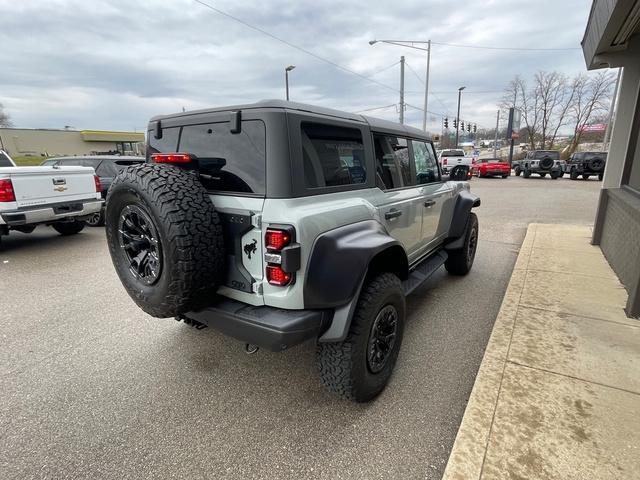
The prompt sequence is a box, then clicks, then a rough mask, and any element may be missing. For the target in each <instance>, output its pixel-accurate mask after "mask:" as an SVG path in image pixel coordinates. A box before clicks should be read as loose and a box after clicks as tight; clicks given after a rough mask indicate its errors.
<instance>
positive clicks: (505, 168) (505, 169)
mask: <svg viewBox="0 0 640 480" xmlns="http://www.w3.org/2000/svg"><path fill="white" fill-rule="evenodd" d="M471 173H472V174H473V175H475V176H476V177H478V178H480V177H496V176H499V177H502V178H507V177H508V176H509V175H511V166H510V165H509V162H507V161H506V160H500V159H499V158H479V159H478V160H477V161H476V162H474V164H473V165H472V166H471Z"/></svg>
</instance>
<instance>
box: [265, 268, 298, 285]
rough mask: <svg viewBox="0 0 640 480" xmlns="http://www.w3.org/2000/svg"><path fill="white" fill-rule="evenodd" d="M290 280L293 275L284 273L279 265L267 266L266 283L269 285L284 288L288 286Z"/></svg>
mask: <svg viewBox="0 0 640 480" xmlns="http://www.w3.org/2000/svg"><path fill="white" fill-rule="evenodd" d="M292 278H293V273H287V272H285V271H284V270H282V268H281V267H280V265H267V281H268V282H269V283H270V284H271V285H277V286H279V287H284V286H285V285H289V283H290V282H291V279H292Z"/></svg>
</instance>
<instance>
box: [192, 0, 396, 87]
mask: <svg viewBox="0 0 640 480" xmlns="http://www.w3.org/2000/svg"><path fill="white" fill-rule="evenodd" d="M193 1H194V2H196V3H199V4H200V5H202V6H203V7H206V8H208V9H210V10H213V11H214V12H216V13H218V14H220V15H222V16H223V17H227V18H229V19H231V20H233V21H234V22H237V23H240V24H242V25H244V26H245V27H247V28H250V29H252V30H255V31H256V32H259V33H262V34H263V35H266V36H267V37H269V38H272V39H274V40H277V41H278V42H280V43H284V44H285V45H287V46H289V47H291V48H295V49H296V50H298V51H300V52H302V53H305V54H307V55H309V56H311V57H313V58H315V59H317V60H320V61H322V62H325V63H328V64H329V65H333V66H334V67H336V68H338V69H340V70H343V71H345V72H347V73H350V74H352V75H355V76H356V77H360V78H362V79H363V80H366V81H368V82H371V83H375V84H376V85H378V86H380V87H384V88H387V89H389V90H392V91H394V92H399V90H398V89H397V88H394V87H392V86H391V85H387V84H386V83H382V82H378V81H377V80H374V79H372V78H369V77H366V76H365V75H362V74H360V73H358V72H355V71H353V70H351V69H349V68H347V67H343V66H342V65H340V64H338V63H335V62H333V61H331V60H329V59H328V58H324V57H321V56H320V55H318V54H316V53H313V52H312V51H310V50H307V49H306V48H303V47H300V46H298V45H296V44H294V43H291V42H289V41H288V40H285V39H283V38H280V37H277V36H275V35H274V34H272V33H269V32H267V31H266V30H263V29H262V28H260V27H256V26H255V25H252V24H250V23H248V22H245V21H244V20H242V19H240V18H238V17H234V16H233V15H231V14H229V13H227V12H224V11H222V10H220V9H219V8H216V7H214V6H213V5H210V4H208V3H206V2H203V1H202V0H193Z"/></svg>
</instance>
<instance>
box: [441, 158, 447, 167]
mask: <svg viewBox="0 0 640 480" xmlns="http://www.w3.org/2000/svg"><path fill="white" fill-rule="evenodd" d="M442 164H443V165H446V164H447V157H444V158H443V159H442Z"/></svg>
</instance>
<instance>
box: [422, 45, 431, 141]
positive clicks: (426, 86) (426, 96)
mask: <svg viewBox="0 0 640 480" xmlns="http://www.w3.org/2000/svg"><path fill="white" fill-rule="evenodd" d="M430 65H431V40H427V74H426V78H425V81H424V112H422V113H423V115H422V130H424V131H425V132H426V131H427V109H428V108H429V66H430Z"/></svg>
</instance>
